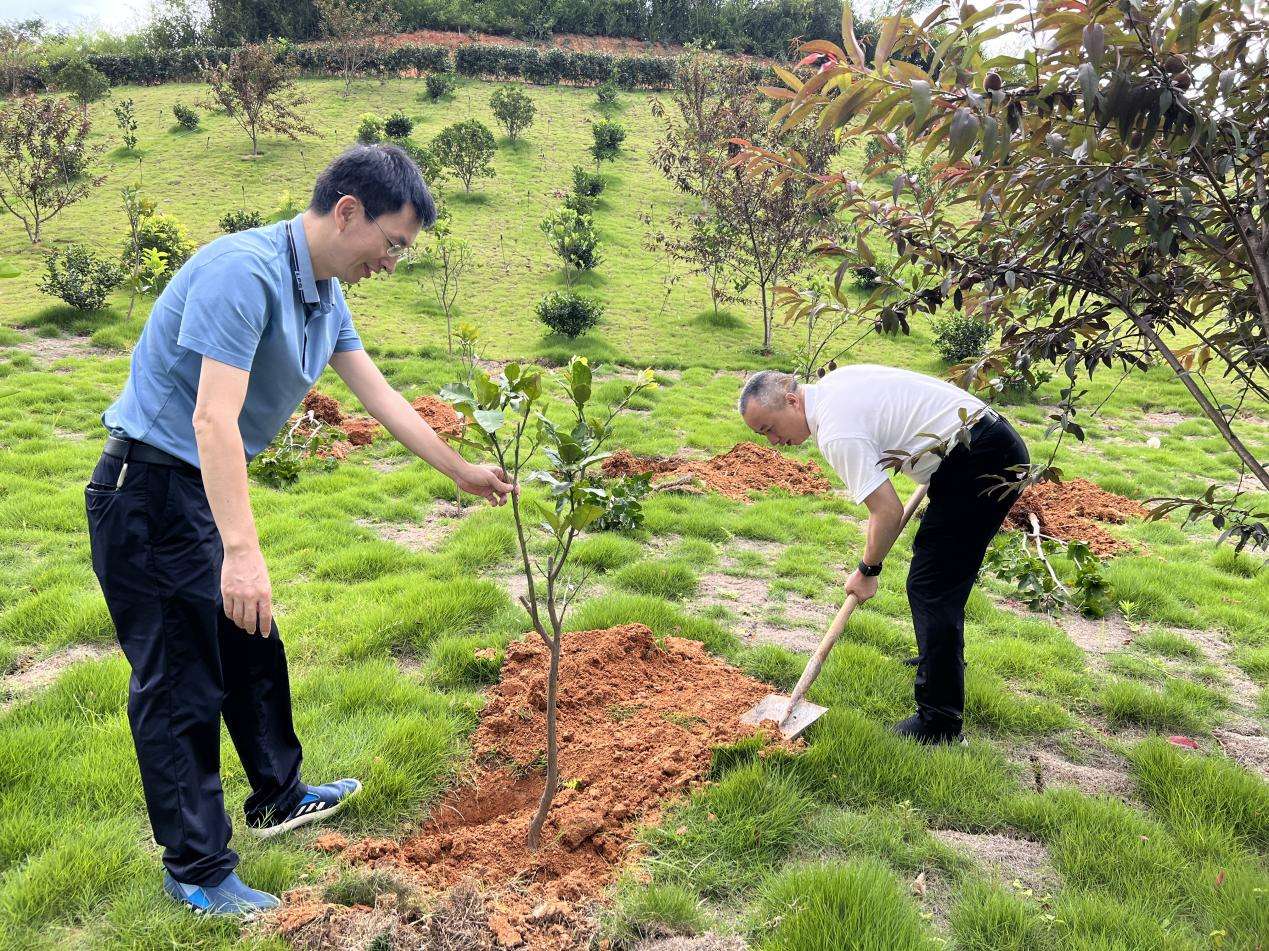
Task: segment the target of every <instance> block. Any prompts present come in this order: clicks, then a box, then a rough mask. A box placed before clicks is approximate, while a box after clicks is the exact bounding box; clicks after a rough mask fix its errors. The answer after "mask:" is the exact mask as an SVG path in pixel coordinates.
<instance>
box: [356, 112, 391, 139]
mask: <svg viewBox="0 0 1269 951" xmlns="http://www.w3.org/2000/svg"><path fill="white" fill-rule="evenodd" d="M386 127H387V123H386V122H384V119H383V116H381V115H376V114H375V113H373V112H366V113H363V114H362V116H361V123H360V124H359V125H358V126H357V141H358V142H361V143H363V144H365V145H371V144H373V143H375V142H378V141H379V140H381V139H382V138H383V136H384V133H385V131H386Z"/></svg>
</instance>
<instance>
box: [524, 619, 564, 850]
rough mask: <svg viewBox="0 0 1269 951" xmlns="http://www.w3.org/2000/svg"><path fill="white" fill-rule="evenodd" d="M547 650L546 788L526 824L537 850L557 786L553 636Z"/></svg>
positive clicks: (557, 639) (556, 654) (557, 661)
mask: <svg viewBox="0 0 1269 951" xmlns="http://www.w3.org/2000/svg"><path fill="white" fill-rule="evenodd" d="M549 642H550V650H551V669H550V671H549V672H548V673H547V677H546V785H545V786H544V787H543V788H542V798H541V799H539V800H538V811H537V813H536V814H535V815H534V816H533V822H532V823H531V824H530V825H529V849H530V850H531V851H537V849H538V847H539V846H540V845H541V844H542V826H543V825H545V824H546V817H547V815H548V814H549V813H550V811H551V804H552V803H553V802H554V801H555V787H556V786H558V785H559V777H560V766H559V759H560V757H559V743H558V739H557V737H556V722H557V715H556V711H557V705H556V697H557V695H558V692H559V681H560V635H559V634H558V633H557V634H556V635H555V636H554V637H552V638H550V639H549Z"/></svg>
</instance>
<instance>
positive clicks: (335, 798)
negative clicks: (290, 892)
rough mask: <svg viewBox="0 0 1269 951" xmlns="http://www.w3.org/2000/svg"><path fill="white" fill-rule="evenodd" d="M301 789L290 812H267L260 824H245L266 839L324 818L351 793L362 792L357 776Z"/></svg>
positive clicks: (350, 795) (345, 800)
mask: <svg viewBox="0 0 1269 951" xmlns="http://www.w3.org/2000/svg"><path fill="white" fill-rule="evenodd" d="M304 790H305V791H304V795H303V796H302V797H301V798H300V801H299V802H297V803H296V804H295V807H294V808H293V809H292V810H291V811H290V812H288V813H286V814H285V815H277V816H269V817H267V818H266V819H265V824H263V825H252V824H251V822H250V821H248V822H247V828H248V829H250V830H251V832H252V833H253V834H254V835H257V836H259V837H260V838H262V839H267V838H269V837H270V836H275V835H277V834H278V833H280V832H287V831H289V830H291V829H295V828H298V827H299V826H302V825H307V824H308V823H310V822H313V821H315V820H317V819H325V818H326V817H327V816H331V815H334V814H335V813H336V812H338V811H339V810H340V808H341V807H342V806H343V805H344V803H345V802H347V801H348V799H349V798H350V797H352V796H355V795H356V794H357V793H359V792H361V782H360V781H359V780H356V779H337V780H335V782H333V783H327V784H326V785H325V786H305V787H304Z"/></svg>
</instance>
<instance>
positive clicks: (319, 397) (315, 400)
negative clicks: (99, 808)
mask: <svg viewBox="0 0 1269 951" xmlns="http://www.w3.org/2000/svg"><path fill="white" fill-rule="evenodd" d="M300 409H302V410H303V411H304V412H306V413H312V414H313V416H314V417H316V418H317V420H318V421H319V422H323V423H325V424H326V425H327V426H338V425H340V424H341V423H342V422H343V421H344V411H343V410H342V409H341V408H340V406H339V400H337V399H335V397H333V396H327V395H326V394H325V393H319V392H318V391H317V390H309V391H308V392H307V393H306V394H305V395H304V400H303V402H301V403H300Z"/></svg>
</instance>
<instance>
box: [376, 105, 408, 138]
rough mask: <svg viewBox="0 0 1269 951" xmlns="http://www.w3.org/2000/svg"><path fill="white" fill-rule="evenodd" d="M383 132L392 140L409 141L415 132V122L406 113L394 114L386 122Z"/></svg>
mask: <svg viewBox="0 0 1269 951" xmlns="http://www.w3.org/2000/svg"><path fill="white" fill-rule="evenodd" d="M383 131H384V132H385V133H386V134H387V136H388V138H390V139H408V138H409V137H410V133H412V132H413V131H414V120H413V119H411V118H410V117H409V116H407V115H406V114H405V113H404V112H400V111H398V112H394V113H392V115H390V116H388V118H387V121H386V122H384V124H383Z"/></svg>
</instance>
